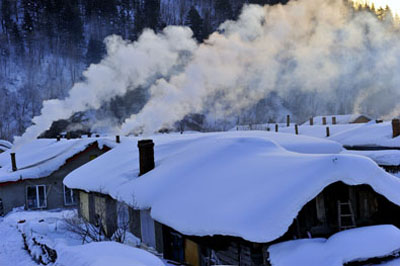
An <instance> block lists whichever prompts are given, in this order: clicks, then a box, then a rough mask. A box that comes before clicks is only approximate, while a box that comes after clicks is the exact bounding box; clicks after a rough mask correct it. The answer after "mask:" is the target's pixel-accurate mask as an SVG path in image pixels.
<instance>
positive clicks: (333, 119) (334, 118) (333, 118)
mask: <svg viewBox="0 0 400 266" xmlns="http://www.w3.org/2000/svg"><path fill="white" fill-rule="evenodd" d="M332 125H336V116H332Z"/></svg>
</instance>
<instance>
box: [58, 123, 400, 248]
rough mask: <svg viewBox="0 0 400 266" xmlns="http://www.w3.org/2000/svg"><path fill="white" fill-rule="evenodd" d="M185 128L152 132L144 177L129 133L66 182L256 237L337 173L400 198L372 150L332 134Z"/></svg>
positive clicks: (189, 230)
mask: <svg viewBox="0 0 400 266" xmlns="http://www.w3.org/2000/svg"><path fill="white" fill-rule="evenodd" d="M187 136H189V137H187ZM187 136H184V135H182V137H181V138H178V137H177V136H175V137H171V136H167V137H155V138H154V141H155V144H156V146H155V158H156V168H155V169H154V170H152V171H150V172H149V173H147V174H145V175H143V176H141V177H140V178H137V175H138V172H139V170H138V151H137V147H136V142H134V141H133V140H132V139H131V140H127V139H124V140H123V142H122V144H123V145H120V146H118V147H116V148H115V149H113V150H111V151H110V152H108V153H106V154H104V155H102V156H101V157H99V158H97V159H96V160H94V161H92V162H90V163H88V164H86V165H84V166H83V167H81V168H79V169H77V170H75V171H73V172H72V173H70V174H69V175H68V176H67V177H66V178H65V179H64V184H65V185H67V186H68V187H71V188H77V189H83V190H86V191H97V192H101V193H104V194H109V195H111V196H112V197H113V198H116V199H118V200H122V201H124V202H126V203H127V204H129V205H131V206H133V207H136V208H140V209H146V208H151V215H152V217H153V218H154V219H155V220H157V221H159V222H161V223H163V224H166V225H168V226H170V227H172V228H174V229H176V230H178V231H180V232H182V233H184V234H187V235H196V236H207V235H230V236H237V237H242V238H244V239H247V240H249V241H253V242H270V241H272V240H275V239H277V238H279V237H280V236H281V235H283V234H284V233H285V232H286V231H287V229H288V227H289V226H290V225H291V223H292V221H293V219H294V218H295V217H296V216H297V214H298V212H299V211H300V210H301V208H302V207H303V206H304V205H305V204H306V203H307V202H309V201H310V200H311V199H313V198H314V197H315V196H317V195H318V194H319V193H320V192H321V191H322V190H323V189H324V188H325V187H326V186H328V185H329V184H331V183H334V182H337V181H343V182H344V183H346V184H349V185H358V184H369V185H371V187H372V188H373V189H374V190H375V191H377V192H378V193H380V194H382V195H384V196H385V197H387V198H388V199H389V200H391V201H393V202H394V203H396V204H400V194H399V193H398V191H400V180H399V179H398V178H396V177H394V176H392V175H390V174H387V173H386V172H385V171H383V170H382V169H381V168H379V167H378V166H377V165H376V164H375V163H374V162H373V161H372V160H370V159H369V158H366V157H362V156H357V155H344V154H338V152H339V151H340V149H338V147H340V145H338V144H337V143H334V142H326V141H325V140H322V139H316V138H307V137H304V136H295V135H289V134H283V133H278V134H276V133H268V132H254V131H251V132H230V133H220V134H202V136H196V134H194V135H187ZM129 141H130V142H134V143H131V144H129V143H128V142H129ZM124 144H125V145H124ZM324 145H326V148H325V154H324V151H323V150H322V149H320V148H319V146H324ZM293 148H294V149H293ZM293 150H295V151H296V152H294V151H293ZM315 151H318V152H319V154H318V153H315ZM301 152H309V154H306V153H301ZM327 153H328V154H327ZM95 169H96V170H97V171H94V170H95Z"/></svg>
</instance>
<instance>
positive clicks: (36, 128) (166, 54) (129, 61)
mask: <svg viewBox="0 0 400 266" xmlns="http://www.w3.org/2000/svg"><path fill="white" fill-rule="evenodd" d="M105 43H106V47H107V56H106V57H105V58H104V59H103V60H102V61H101V62H100V63H99V64H96V65H95V64H92V65H90V67H89V68H88V69H87V70H86V71H85V72H84V73H83V76H84V78H85V81H84V82H81V83H77V84H75V85H74V86H73V87H72V88H71V90H70V92H69V96H68V97H67V98H65V99H63V100H58V99H53V100H48V101H45V102H43V108H42V110H41V115H40V116H36V117H34V118H33V120H32V122H33V125H32V126H31V127H29V128H28V129H27V130H26V131H25V133H24V134H23V135H22V137H19V138H16V139H15V143H16V144H17V145H18V144H21V143H23V142H25V141H29V140H31V139H33V138H36V137H37V136H39V135H40V134H41V133H42V132H43V131H45V130H47V129H49V128H50V126H51V124H52V123H53V122H54V121H57V120H59V119H68V118H69V117H70V116H71V115H73V114H74V113H76V112H83V111H86V110H90V109H98V108H100V107H101V106H102V104H103V103H105V102H107V101H109V100H111V99H113V98H114V97H116V96H123V95H125V94H126V93H127V92H128V91H130V90H134V89H136V88H138V87H139V86H144V85H146V83H148V82H150V81H152V80H154V79H155V78H158V77H159V76H168V75H172V74H173V73H174V71H175V68H176V67H178V66H180V65H182V64H185V63H186V62H185V61H187V60H188V54H191V53H192V52H193V51H194V50H195V49H196V47H197V44H196V42H195V41H194V40H193V39H192V32H191V31H190V29H188V28H184V27H167V28H165V29H164V30H163V32H161V33H159V34H155V33H154V32H153V31H151V30H147V31H144V32H143V34H142V35H141V36H140V38H139V39H138V41H137V42H134V43H131V42H129V41H124V40H122V39H121V38H120V37H118V36H115V35H113V36H110V37H108V38H107V39H106V40H105Z"/></svg>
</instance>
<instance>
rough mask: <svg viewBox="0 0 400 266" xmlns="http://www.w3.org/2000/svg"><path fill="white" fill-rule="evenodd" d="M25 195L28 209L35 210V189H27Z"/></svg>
mask: <svg viewBox="0 0 400 266" xmlns="http://www.w3.org/2000/svg"><path fill="white" fill-rule="evenodd" d="M26 193H27V197H26V198H27V204H28V208H30V209H31V208H37V199H36V187H28V188H27V192H26Z"/></svg>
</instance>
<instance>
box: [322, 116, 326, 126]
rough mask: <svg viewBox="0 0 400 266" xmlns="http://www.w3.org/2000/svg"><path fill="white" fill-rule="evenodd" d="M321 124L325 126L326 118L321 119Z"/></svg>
mask: <svg viewBox="0 0 400 266" xmlns="http://www.w3.org/2000/svg"><path fill="white" fill-rule="evenodd" d="M322 124H323V125H324V126H325V125H326V117H325V116H324V117H322Z"/></svg>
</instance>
